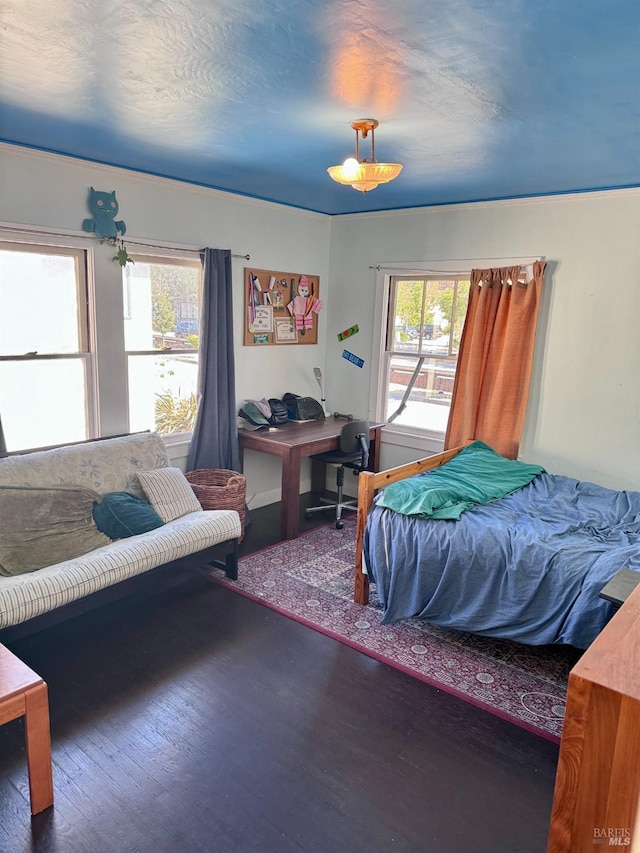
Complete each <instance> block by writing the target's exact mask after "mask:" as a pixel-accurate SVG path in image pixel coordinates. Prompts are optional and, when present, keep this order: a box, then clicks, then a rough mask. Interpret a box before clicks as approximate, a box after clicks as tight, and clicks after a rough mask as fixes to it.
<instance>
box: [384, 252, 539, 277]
mask: <svg viewBox="0 0 640 853" xmlns="http://www.w3.org/2000/svg"><path fill="white" fill-rule="evenodd" d="M485 260H486V261H492V262H493V261H519V262H520V265H521V266H529V265H530V264H532V263H534V262H535V261H538V260H540V257H538V256H535V257H526V256H525V257H523V256H522V255H510V256H507V257H503V258H440V259H439V260H437V261H416V262H415V264H414V263H413V261H411V262H410V263H411V267H407V269H406V270H405V269H403V268H402V264H404V263H406V261H398V262H397V263H396V264H391V265H385V264H369V269H370V270H376V272H380V270H397V271H398V273H399V274H400V273H403V272H405V271H406V272H409V273H411V272H416V271H417V268H418V267H422V268H423V270H424V268H426V269H428V268H429V264H452V263H453V264H457V263H461V262H463V261H473V262H474V263H478V262H479V261H485Z"/></svg>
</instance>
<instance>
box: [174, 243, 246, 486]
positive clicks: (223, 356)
mask: <svg viewBox="0 0 640 853" xmlns="http://www.w3.org/2000/svg"><path fill="white" fill-rule="evenodd" d="M196 468H230V469H232V470H233V471H239V470H240V453H239V449H238V430H237V425H236V391H235V368H234V355H233V310H232V298H231V252H230V251H229V250H228V249H205V250H204V288H203V296H202V311H201V315H200V373H199V376H198V412H197V414H196V422H195V426H194V429H193V437H192V439H191V444H190V446H189V456H188V459H187V471H193V470H195V469H196Z"/></svg>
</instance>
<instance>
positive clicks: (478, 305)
mask: <svg viewBox="0 0 640 853" xmlns="http://www.w3.org/2000/svg"><path fill="white" fill-rule="evenodd" d="M545 267H546V263H544V262H543V261H536V262H535V263H534V265H533V278H532V280H531V281H529V282H521V281H519V278H520V272H521V270H520V267H519V266H516V267H502V268H499V269H488V270H472V271H471V290H470V292H469V306H468V308H467V316H466V318H465V322H464V328H463V331H462V339H461V341H460V351H459V353H458V368H457V371H456V381H455V384H454V388H453V397H452V400H451V413H450V415H449V425H448V427H447V433H446V436H445V442H444V447H445V450H446V449H448V448H450V447H457V446H458V445H460V444H464V443H465V442H466V441H469V440H475V439H479V440H480V441H484V442H486V444H488V445H490V446H491V447H493V449H494V450H495V451H496V452H497V453H500V454H501V455H502V456H506V457H507V458H508V459H515V458H516V457H517V455H518V449H519V447H520V438H521V436H522V428H523V426H524V416H525V413H526V410H527V400H528V397H529V381H530V378H531V365H532V362H533V344H534V339H535V334H536V323H537V320H538V308H539V305H540V293H541V291H542V278H543V276H544V270H545Z"/></svg>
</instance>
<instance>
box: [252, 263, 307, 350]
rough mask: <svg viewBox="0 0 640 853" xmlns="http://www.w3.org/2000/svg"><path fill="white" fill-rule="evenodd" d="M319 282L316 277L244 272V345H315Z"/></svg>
mask: <svg viewBox="0 0 640 853" xmlns="http://www.w3.org/2000/svg"><path fill="white" fill-rule="evenodd" d="M319 294H320V279H319V278H318V276H317V275H306V274H304V273H290V272H279V271H277V270H256V269H250V268H249V267H245V270H244V318H245V319H244V345H245V346H248V347H253V346H269V345H276V346H283V347H284V346H300V345H304V344H317V343H318V314H319V313H320V311H321V310H322V302H321V301H320V298H319Z"/></svg>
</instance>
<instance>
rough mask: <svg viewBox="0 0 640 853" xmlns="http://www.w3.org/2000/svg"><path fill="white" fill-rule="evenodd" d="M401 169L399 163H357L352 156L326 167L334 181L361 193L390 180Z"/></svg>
mask: <svg viewBox="0 0 640 853" xmlns="http://www.w3.org/2000/svg"><path fill="white" fill-rule="evenodd" d="M354 163H355V164H356V165H355V167H354ZM401 171H402V166H401V165H400V163H358V162H357V160H354V159H353V158H352V157H351V158H349V159H348V160H345V162H344V163H343V164H342V165H341V166H330V167H329V168H328V169H327V172H328V173H329V175H330V177H332V178H333V180H334V181H337V182H338V183H339V184H345V185H347V186H352V187H353V188H354V190H360V192H363V193H366V192H369V190H374V189H375V188H376V187H377V186H378V184H386V183H388V181H392V180H393V179H394V178H397V177H398V175H399V174H400V172H401Z"/></svg>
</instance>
